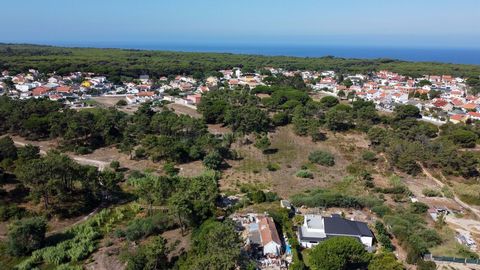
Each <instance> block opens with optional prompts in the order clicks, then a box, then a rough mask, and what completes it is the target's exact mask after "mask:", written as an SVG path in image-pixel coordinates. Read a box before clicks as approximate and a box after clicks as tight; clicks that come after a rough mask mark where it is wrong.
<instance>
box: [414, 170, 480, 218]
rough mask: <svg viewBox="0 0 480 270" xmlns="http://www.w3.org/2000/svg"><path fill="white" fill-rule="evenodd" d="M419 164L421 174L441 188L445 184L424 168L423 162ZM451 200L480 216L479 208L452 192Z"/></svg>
mask: <svg viewBox="0 0 480 270" xmlns="http://www.w3.org/2000/svg"><path fill="white" fill-rule="evenodd" d="M419 165H420V167H421V168H422V172H423V174H425V175H426V176H427V178H429V179H431V180H433V181H434V182H435V183H436V184H437V185H438V186H439V187H440V188H443V187H444V186H445V184H444V183H443V182H442V181H440V180H438V179H437V178H436V177H434V176H433V175H432V174H431V173H430V172H429V171H428V170H427V169H426V168H425V166H423V164H420V163H419ZM453 200H454V201H455V202H456V203H458V204H459V205H460V206H462V207H463V208H465V209H468V210H470V211H471V212H472V214H474V215H475V216H476V217H477V218H479V217H480V210H478V209H476V208H474V207H472V206H470V205H468V204H466V203H464V202H463V201H462V200H460V198H458V197H457V195H455V194H454V196H453Z"/></svg>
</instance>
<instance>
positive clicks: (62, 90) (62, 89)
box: [57, 85, 73, 93]
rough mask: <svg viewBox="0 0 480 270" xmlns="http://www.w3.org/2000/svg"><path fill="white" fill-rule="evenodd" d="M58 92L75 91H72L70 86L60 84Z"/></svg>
mask: <svg viewBox="0 0 480 270" xmlns="http://www.w3.org/2000/svg"><path fill="white" fill-rule="evenodd" d="M57 92H59V93H71V92H73V91H72V88H71V87H70V86H65V85H64V86H59V87H57Z"/></svg>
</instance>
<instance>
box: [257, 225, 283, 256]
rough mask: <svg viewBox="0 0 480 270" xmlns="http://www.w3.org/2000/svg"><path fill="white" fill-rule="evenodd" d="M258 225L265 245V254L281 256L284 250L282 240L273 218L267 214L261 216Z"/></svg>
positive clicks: (263, 245)
mask: <svg viewBox="0 0 480 270" xmlns="http://www.w3.org/2000/svg"><path fill="white" fill-rule="evenodd" d="M258 227H259V231H260V238H261V243H262V247H263V255H274V256H279V255H280V254H281V251H282V242H281V240H280V236H279V235H278V232H277V228H276V227H275V222H274V221H273V218H271V217H267V216H262V217H259V218H258Z"/></svg>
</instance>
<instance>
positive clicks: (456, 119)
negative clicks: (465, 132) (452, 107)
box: [450, 114, 468, 124]
mask: <svg viewBox="0 0 480 270" xmlns="http://www.w3.org/2000/svg"><path fill="white" fill-rule="evenodd" d="M467 119H468V116H467V115H465V114H454V115H451V116H450V122H452V123H454V124H459V123H465V122H466V121H467Z"/></svg>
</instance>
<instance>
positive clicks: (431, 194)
mask: <svg viewBox="0 0 480 270" xmlns="http://www.w3.org/2000/svg"><path fill="white" fill-rule="evenodd" d="M422 194H423V195H425V196H427V197H442V193H441V192H440V191H438V190H436V189H430V188H425V189H423V190H422Z"/></svg>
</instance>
